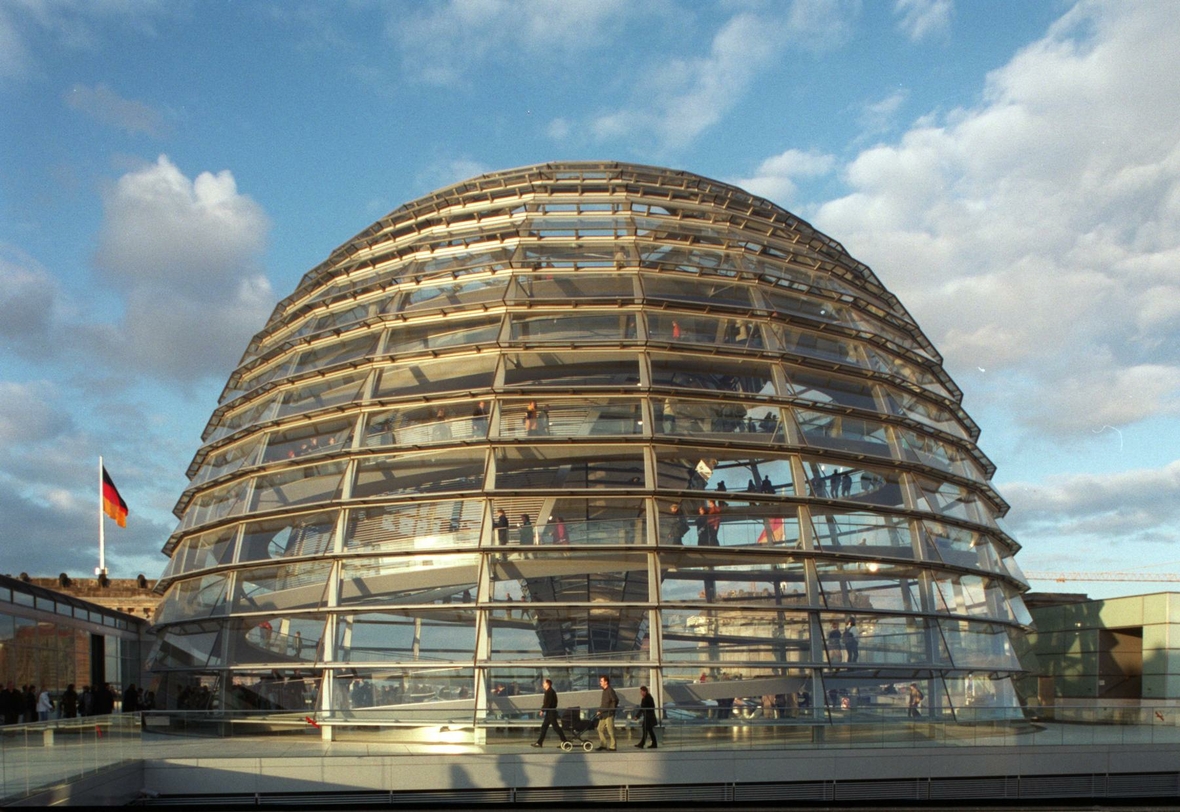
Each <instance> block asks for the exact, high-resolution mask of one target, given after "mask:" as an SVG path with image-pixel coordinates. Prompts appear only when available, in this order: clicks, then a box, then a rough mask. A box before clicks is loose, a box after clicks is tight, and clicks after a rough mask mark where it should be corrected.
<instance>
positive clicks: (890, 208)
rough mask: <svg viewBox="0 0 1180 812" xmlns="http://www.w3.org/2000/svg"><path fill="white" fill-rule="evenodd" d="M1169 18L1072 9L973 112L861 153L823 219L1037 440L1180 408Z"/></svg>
mask: <svg viewBox="0 0 1180 812" xmlns="http://www.w3.org/2000/svg"><path fill="white" fill-rule="evenodd" d="M1177 25H1180V6H1177V5H1175V4H1159V3H1155V4H1151V3H1143V4H1135V5H1125V6H1110V5H1105V4H1096V3H1081V4H1079V5H1078V6H1077V7H1075V8H1074V9H1072V10H1071V11H1069V12H1068V13H1066V14H1065V15H1064V17H1063V18H1062V19H1061V20H1059V21H1058V22H1057V23H1056V24H1055V25H1054V26H1053V27H1052V29H1051V30H1050V31H1049V33H1048V34H1047V35H1046V36H1045V37H1044V38H1043V39H1041V40H1039V41H1037V42H1034V43H1033V44H1031V45H1029V46H1027V47H1026V48H1024V49H1023V50H1022V51H1020V52H1019V53H1018V54H1016V56H1015V57H1014V58H1013V59H1012V60H1011V61H1010V62H1009V63H1008V64H1007V65H1005V66H1003V67H1001V68H999V69H997V70H995V71H993V72H992V74H991V75H990V76H989V78H988V83H987V86H986V88H985V91H984V94H983V97H982V100H981V101H980V103H979V104H978V105H976V106H974V107H971V108H960V109H957V110H954V111H952V112H950V113H948V114H946V115H944V116H936V115H931V116H928V117H926V118H925V119H923V120H922V121H920V122H919V123H918V124H916V125H914V126H913V127H911V128H910V129H909V130H908V131H907V132H906V133H904V134H903V135H902V136H901V137H900V139H899V140H897V141H896V142H895V143H881V144H877V145H874V146H872V147H869V148H867V149H864V150H862V151H861V152H859V153H858V154H856V155H855V156H854V157H853V158H852V159H851V160H850V161H848V163H847V164H846V166H845V167H844V170H843V173H844V176H845V178H846V180H847V183H848V185H849V186H850V187H851V189H852V191H851V192H850V193H849V194H848V195H846V196H844V197H842V198H839V199H836V200H832V201H829V202H827V203H826V204H823V205H821V206H820V207H819V208H818V211H817V213H816V215H815V217H814V218H813V220H814V222H815V223H816V225H817V226H818V227H819V228H821V229H822V230H824V231H825V232H827V233H829V234H834V235H839V236H840V240H841V242H842V243H843V244H844V245H846V246H848V247H849V250H850V251H851V252H852V253H853V255H854V256H856V257H857V258H858V259H861V260H863V261H865V262H866V263H868V264H869V265H871V266H872V267H873V268H874V269H875V270H876V271H877V273H878V275H879V276H881V277H882V279H883V281H884V282H885V284H886V285H887V286H888V287H890V289H891V290H893V291H894V292H895V293H896V294H897V295H898V296H899V298H900V299H901V300H902V301H903V302H905V303H906V306H907V307H908V308H909V310H910V312H911V313H913V314H914V315H915V317H916V318H917V319H918V321H919V323H920V325H921V326H922V327H923V329H924V330H925V331H926V332H927V334H928V335H930V337H931V338H932V340H933V342H934V344H935V345H936V346H937V347H939V349H940V351H941V352H942V353H943V355H944V356H945V357H946V359H947V364H948V367H949V368H950V370H951V372H952V374H955V373H956V371H962V370H967V369H975V368H980V369H986V370H988V371H989V374H992V373H995V374H992V377H991V378H990V379H989V380H991V381H992V382H993V383H992V384H990V385H992V386H994V387H997V391H996V392H995V393H994V394H995V396H996V397H1000V396H1002V395H1001V392H1000V389H999V388H1001V387H1002V388H1004V389H1018V390H1019V391H1020V394H1021V397H1022V399H1023V402H1024V403H1025V404H1026V406H1027V408H1026V409H1024V410H1021V412H1019V413H1018V414H1017V415H1016V420H1017V422H1018V423H1019V424H1021V425H1023V426H1024V427H1025V429H1026V430H1028V431H1033V432H1044V433H1049V434H1051V435H1057V436H1068V435H1082V434H1084V433H1088V432H1089V430H1090V429H1091V428H1094V427H1096V426H1101V425H1104V424H1109V425H1112V426H1116V427H1117V426H1125V425H1128V424H1130V423H1133V422H1135V421H1138V420H1142V419H1144V418H1147V417H1150V416H1152V415H1156V414H1161V413H1165V414H1175V413H1176V412H1177V410H1178V408H1180V355H1178V354H1177V352H1176V349H1177V347H1178V346H1180V324H1178V323H1177V319H1176V315H1177V313H1178V312H1180V278H1178V277H1176V276H1175V273H1174V268H1175V262H1176V260H1177V259H1178V258H1180V250H1178V249H1177V247H1176V246H1177V238H1178V235H1180V75H1178V74H1177V73H1176V72H1175V71H1174V70H1172V69H1171V67H1170V65H1171V61H1172V59H1171V56H1170V53H1171V50H1170V48H1169V47H1168V45H1169V38H1170V37H1171V35H1172V32H1173V31H1174V30H1175V28H1176V26H1177ZM1147 88H1149V89H1150V92H1148V90H1147ZM988 385H989V384H987V383H986V382H985V384H984V386H985V387H986V386H988Z"/></svg>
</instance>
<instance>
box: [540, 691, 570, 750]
mask: <svg viewBox="0 0 1180 812" xmlns="http://www.w3.org/2000/svg"><path fill="white" fill-rule="evenodd" d="M544 685H545V696H544V698H542V700H541V716H542V717H543V719H542V721H541V735H540V736H538V737H537V740H536V741H535V742H533V747H541V746H542V745H544V744H545V734H546V733H548V732H549V726H550V725H552V726H553V729H554V730H556V731H557V735H558V736H561V743H562V744H565V742H566V738H565V731H564V730H562V729H561V723H560V722H558V721H557V691H555V690H553V680H549V679H547V680H545V682H544Z"/></svg>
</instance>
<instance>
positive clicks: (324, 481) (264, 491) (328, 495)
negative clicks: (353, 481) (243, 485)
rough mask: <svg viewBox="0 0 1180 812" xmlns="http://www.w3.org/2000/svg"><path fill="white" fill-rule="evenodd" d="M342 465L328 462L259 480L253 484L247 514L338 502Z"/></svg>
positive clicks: (262, 477)
mask: <svg viewBox="0 0 1180 812" xmlns="http://www.w3.org/2000/svg"><path fill="white" fill-rule="evenodd" d="M345 465H346V463H344V462H328V463H323V464H322V465H308V466H305V467H303V468H293V469H289V470H285V471H279V472H278V473H274V474H266V475H263V476H260V477H258V479H257V480H256V481H255V483H254V496H253V498H252V499H251V500H250V510H251V511H263V510H275V509H277V508H290V507H294V506H296V505H309V504H314V503H316V502H327V501H330V500H333V499H339V498H340V493H341V478H342V476H343V474H344V468H345Z"/></svg>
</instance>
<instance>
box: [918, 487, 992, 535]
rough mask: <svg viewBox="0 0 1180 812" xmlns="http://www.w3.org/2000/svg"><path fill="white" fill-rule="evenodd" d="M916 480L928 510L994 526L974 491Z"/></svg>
mask: <svg viewBox="0 0 1180 812" xmlns="http://www.w3.org/2000/svg"><path fill="white" fill-rule="evenodd" d="M917 479H918V488H919V490H920V491H921V494H922V498H923V500H924V501H925V503H926V507H927V509H928V510H932V511H934V512H935V513H941V514H942V515H944V516H950V517H952V518H955V519H964V520H966V521H969V522H975V523H976V524H994V522H992V521H991V510H989V509H988V508H986V507H985V506H984V505H983V504H982V503H981V500H980V498H979V496H978V495H977V494H976V493H975V492H974V491H971V490H968V489H967V488H964V487H961V486H959V485H955V484H953V483H950V482H934V481H932V480H929V479H924V478H922V477H918V478H917Z"/></svg>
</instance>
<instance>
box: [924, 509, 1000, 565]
mask: <svg viewBox="0 0 1180 812" xmlns="http://www.w3.org/2000/svg"><path fill="white" fill-rule="evenodd" d="M918 527H919V529H920V530H921V532H922V534H923V536H924V538H925V541H926V544H927V545H928V548H929V549H930V550H931V556H930V557H931V558H932V559H933V560H935V561H942V562H944V563H946V564H951V565H953V566H956V567H970V568H972V569H982V570H988V571H989V572H999V573H1003V572H1004V565H1003V564H1002V563H1001V562H1000V558H999V555H998V554H997V553H996V550H995V548H994V547H993V546H992V543H991V541H990V540H989V538H988V537H987V536H985V535H983V534H982V533H978V532H976V531H974V530H964V529H963V528H960V527H954V526H953V525H949V524H943V523H942V522H930V521H924V522H920V523H919V525H918Z"/></svg>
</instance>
